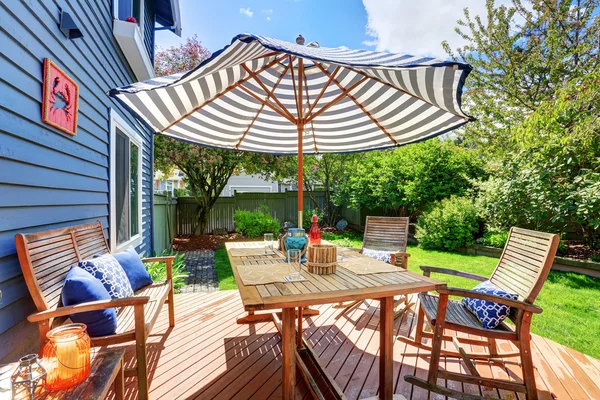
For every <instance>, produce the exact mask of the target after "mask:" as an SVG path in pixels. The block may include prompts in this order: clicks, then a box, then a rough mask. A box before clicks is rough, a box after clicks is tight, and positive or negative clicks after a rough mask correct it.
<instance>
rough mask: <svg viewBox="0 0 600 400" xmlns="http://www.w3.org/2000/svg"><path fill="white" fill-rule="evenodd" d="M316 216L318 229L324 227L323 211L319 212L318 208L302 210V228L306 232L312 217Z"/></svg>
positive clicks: (310, 224)
mask: <svg viewBox="0 0 600 400" xmlns="http://www.w3.org/2000/svg"><path fill="white" fill-rule="evenodd" d="M313 215H316V216H317V219H318V221H319V227H323V226H326V222H325V211H323V210H319V209H318V208H309V209H308V210H304V212H303V214H302V226H303V227H304V229H305V230H306V232H308V230H309V229H310V227H311V226H312V216H313Z"/></svg>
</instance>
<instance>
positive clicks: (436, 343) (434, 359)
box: [427, 293, 448, 385]
mask: <svg viewBox="0 0 600 400" xmlns="http://www.w3.org/2000/svg"><path fill="white" fill-rule="evenodd" d="M446 308H448V295H447V294H444V293H440V300H439V303H438V309H437V314H436V316H435V325H434V326H433V343H432V346H431V360H430V364H429V374H428V376H427V382H429V384H430V385H437V377H438V372H439V368H440V365H439V364H440V352H441V350H442V342H443V341H444V322H445V321H446Z"/></svg>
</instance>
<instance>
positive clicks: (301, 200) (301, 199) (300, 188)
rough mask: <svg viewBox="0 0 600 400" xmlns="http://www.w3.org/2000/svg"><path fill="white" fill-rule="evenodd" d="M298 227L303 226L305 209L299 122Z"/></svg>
mask: <svg viewBox="0 0 600 400" xmlns="http://www.w3.org/2000/svg"><path fill="white" fill-rule="evenodd" d="M297 126H298V228H302V210H303V209H304V193H303V189H304V176H303V174H304V170H303V158H304V157H303V155H302V125H300V124H298V125H297Z"/></svg>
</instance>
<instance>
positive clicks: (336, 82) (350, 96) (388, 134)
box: [315, 63, 398, 145]
mask: <svg viewBox="0 0 600 400" xmlns="http://www.w3.org/2000/svg"><path fill="white" fill-rule="evenodd" d="M315 65H316V66H317V67H318V68H319V69H320V70H321V71H322V72H323V73H324V74H325V75H327V76H330V75H331V74H329V73H328V72H327V71H325V69H324V68H323V67H322V66H321V65H320V64H319V63H315ZM363 79H364V78H363ZM333 83H335V84H336V85H337V87H339V88H340V90H342V91H343V90H345V88H344V87H343V86H342V84H341V83H339V82H338V81H337V79H335V78H333ZM347 95H348V97H349V98H350V99H351V100H352V101H353V102H354V104H356V106H357V107H358V108H360V109H361V110H362V112H363V113H365V115H366V116H367V117H369V118H370V119H371V121H373V123H374V124H375V125H377V127H378V128H379V129H381V131H382V132H383V133H385V134H386V135H387V137H388V138H389V139H390V140H391V141H392V143H394V144H395V145H397V144H398V142H397V141H396V139H394V137H393V136H392V135H390V133H389V132H388V131H387V130H386V129H385V128H384V127H383V126H382V125H381V124H380V123H379V121H377V119H376V118H375V117H374V116H373V115H372V114H371V113H370V112H369V111H367V110H366V109H365V107H363V105H362V104H360V103H359V102H358V100H356V98H355V97H354V96H352V95H351V94H350V93H347Z"/></svg>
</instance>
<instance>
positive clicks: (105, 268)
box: [79, 254, 133, 299]
mask: <svg viewBox="0 0 600 400" xmlns="http://www.w3.org/2000/svg"><path fill="white" fill-rule="evenodd" d="M79 266H80V267H81V268H83V269H85V270H86V271H87V272H89V273H90V274H92V276H93V277H95V278H96V279H98V280H99V281H100V282H102V284H103V285H104V287H105V288H106V291H107V292H108V294H109V295H110V297H111V298H113V299H122V298H124V297H131V296H133V289H132V287H131V283H129V278H127V274H126V273H125V271H124V270H123V267H121V264H119V262H118V261H117V259H116V258H115V257H114V256H113V255H112V254H105V255H103V256H100V257H97V258H93V259H91V260H84V261H80V262H79Z"/></svg>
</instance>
